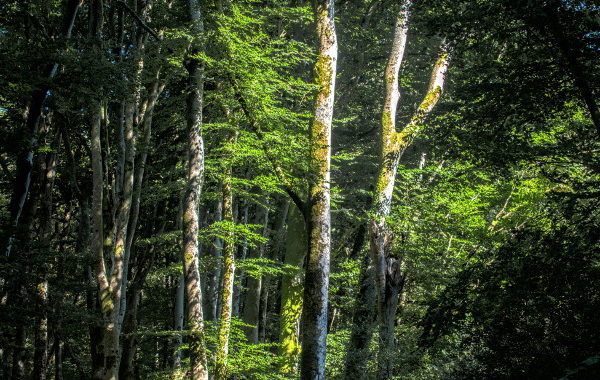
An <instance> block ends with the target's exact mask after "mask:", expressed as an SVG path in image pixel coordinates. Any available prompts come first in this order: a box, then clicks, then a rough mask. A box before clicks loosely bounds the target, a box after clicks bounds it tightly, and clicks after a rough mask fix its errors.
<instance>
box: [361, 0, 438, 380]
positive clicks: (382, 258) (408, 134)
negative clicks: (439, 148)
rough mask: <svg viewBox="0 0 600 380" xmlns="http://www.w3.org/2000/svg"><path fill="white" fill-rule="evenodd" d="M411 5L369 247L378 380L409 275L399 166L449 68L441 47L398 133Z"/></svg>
mask: <svg viewBox="0 0 600 380" xmlns="http://www.w3.org/2000/svg"><path fill="white" fill-rule="evenodd" d="M410 6H411V2H410V1H405V2H404V4H402V7H401V10H400V14H399V17H398V20H397V22H396V28H395V30H394V42H393V45H392V52H391V54H390V59H389V61H388V65H387V68H386V72H385V79H386V96H385V102H384V107H383V113H382V117H381V125H382V132H381V144H380V146H381V151H380V162H379V173H378V176H377V181H376V185H375V194H374V197H373V201H374V204H373V209H374V210H373V211H374V212H373V213H374V218H373V219H372V220H371V227H370V231H369V232H370V245H371V259H372V262H373V266H374V272H375V279H376V285H377V300H378V302H377V310H378V315H379V326H380V328H379V333H380V341H379V343H380V345H379V347H380V349H379V357H378V358H379V363H378V378H379V379H389V378H391V377H392V359H393V357H392V356H393V348H394V319H395V313H396V307H397V305H398V294H399V291H400V287H401V285H402V284H403V282H404V281H403V278H404V273H403V270H402V260H403V259H402V258H401V257H395V256H394V255H393V254H392V252H391V250H390V248H391V242H392V238H391V232H390V231H389V228H388V226H387V224H386V218H387V217H388V216H389V214H390V211H391V201H392V194H393V191H394V185H395V180H396V172H397V169H398V163H399V161H400V158H401V157H402V154H403V153H404V151H405V150H406V148H407V147H408V146H409V145H410V144H411V143H412V141H413V140H414V138H415V136H416V135H417V134H418V133H420V131H421V129H422V128H423V121H424V119H425V117H426V116H427V115H428V114H429V113H430V112H431V110H432V109H433V107H434V106H435V105H436V104H437V102H438V100H439V98H440V96H441V94H442V90H443V86H444V79H445V74H446V71H447V68H448V53H447V52H446V47H445V45H444V44H442V52H441V54H440V56H439V58H438V60H437V61H436V63H435V65H434V67H433V70H432V74H431V79H430V82H429V87H428V90H427V94H426V95H425V97H424V99H423V101H422V102H421V104H420V106H419V108H418V109H417V111H416V113H415V114H414V115H413V117H412V118H411V120H410V121H409V123H408V124H407V125H406V126H405V127H404V129H402V131H400V132H397V131H396V110H397V105H398V101H399V98H400V92H399V89H398V72H399V69H400V65H401V64H402V59H403V55H404V48H405V46H406V39H407V33H408V16H409V11H410Z"/></svg>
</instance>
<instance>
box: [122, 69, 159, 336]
mask: <svg viewBox="0 0 600 380" xmlns="http://www.w3.org/2000/svg"><path fill="white" fill-rule="evenodd" d="M138 68H140V67H139V66H138ZM139 74H141V72H138V74H137V75H138V76H139ZM159 75H160V68H159V69H158V70H157V71H156V73H155V75H154V83H153V84H152V89H151V90H150V94H149V96H148V100H147V102H145V107H143V114H144V116H143V119H142V122H141V124H142V125H143V140H142V146H141V151H140V155H139V158H138V161H137V165H136V170H135V175H134V180H133V181H134V182H133V193H132V196H131V211H130V214H129V222H128V225H127V232H126V240H125V254H124V259H125V260H124V264H123V283H122V284H121V301H120V302H121V307H120V310H119V322H118V323H119V331H120V330H121V326H122V325H123V320H124V318H125V314H126V312H127V285H128V279H127V275H128V272H129V262H130V258H131V246H132V245H133V238H134V236H135V232H136V228H137V222H138V216H139V212H140V202H141V193H142V183H143V181H144V172H145V170H146V161H147V159H148V151H149V148H150V141H151V137H152V117H153V115H154V107H155V105H156V103H157V101H158V97H159V96H160V94H161V93H162V91H163V89H164V87H165V83H162V84H161V83H160V80H159ZM137 94H139V90H136V96H137Z"/></svg>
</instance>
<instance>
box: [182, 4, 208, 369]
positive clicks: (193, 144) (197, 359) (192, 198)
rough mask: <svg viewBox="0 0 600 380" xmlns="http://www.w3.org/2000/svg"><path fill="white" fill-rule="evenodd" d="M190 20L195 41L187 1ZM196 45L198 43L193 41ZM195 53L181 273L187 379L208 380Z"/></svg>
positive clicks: (193, 15)
mask: <svg viewBox="0 0 600 380" xmlns="http://www.w3.org/2000/svg"><path fill="white" fill-rule="evenodd" d="M188 7H189V14H190V19H191V21H192V23H193V32H194V33H195V37H196V38H202V36H203V32H204V24H203V19H202V13H201V10H200V4H199V2H198V1H197V0H188ZM196 43H197V41H196ZM195 52H198V50H197V49H193V50H192V51H191V54H190V56H191V57H190V58H189V60H188V62H187V70H188V86H189V88H188V91H189V94H188V99H187V128H188V139H187V144H188V174H187V186H186V193H185V197H184V202H183V255H182V256H183V273H184V280H185V289H186V310H187V324H188V329H189V330H190V335H189V355H190V378H191V379H192V380H206V379H208V369H207V365H206V349H205V344H204V321H203V316H202V288H201V284H200V273H199V270H198V263H199V252H198V231H199V218H198V202H199V200H200V192H201V188H202V176H203V174H204V141H203V139H202V105H203V89H204V70H203V66H202V63H201V62H200V61H198V60H197V59H196V58H194V57H193V55H194V53H195Z"/></svg>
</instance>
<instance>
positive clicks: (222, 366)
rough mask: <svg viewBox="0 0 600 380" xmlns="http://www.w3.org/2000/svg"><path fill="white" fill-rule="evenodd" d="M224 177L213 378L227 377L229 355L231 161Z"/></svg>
mask: <svg viewBox="0 0 600 380" xmlns="http://www.w3.org/2000/svg"><path fill="white" fill-rule="evenodd" d="M236 137H237V134H236V133H232V134H231V137H230V138H229V139H228V141H227V142H226V144H227V147H226V149H227V151H228V157H226V158H225V159H226V160H230V159H231V154H232V149H233V147H232V145H233V144H234V143H235V141H236ZM226 165H227V168H226V173H225V179H224V181H223V221H224V222H226V224H225V227H226V228H227V231H225V239H224V240H225V242H224V245H223V281H222V284H221V316H220V319H219V332H218V341H217V349H216V362H215V380H225V379H226V378H227V362H228V356H229V335H230V334H231V307H232V302H233V280H234V278H233V276H234V274H235V242H234V237H235V236H234V230H233V227H234V223H235V221H234V219H233V187H232V168H231V163H227V164H226Z"/></svg>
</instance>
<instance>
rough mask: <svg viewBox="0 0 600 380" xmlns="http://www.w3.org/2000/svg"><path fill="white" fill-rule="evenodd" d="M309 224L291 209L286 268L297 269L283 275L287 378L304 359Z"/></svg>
mask: <svg viewBox="0 0 600 380" xmlns="http://www.w3.org/2000/svg"><path fill="white" fill-rule="evenodd" d="M306 241H307V237H306V224H305V223H304V218H303V216H302V213H301V212H300V210H298V208H297V207H296V206H295V205H292V206H291V209H290V212H289V218H288V223H287V236H286V244H285V259H284V263H285V264H286V265H291V266H294V267H296V268H297V269H296V270H294V271H293V272H289V273H286V274H284V275H283V278H282V279H281V316H280V330H279V331H280V332H279V342H280V343H281V357H282V361H281V368H280V371H281V372H282V373H285V374H294V373H296V371H297V367H298V357H299V356H300V341H299V335H300V316H301V315H302V291H303V289H304V288H303V286H302V280H303V276H302V274H303V270H302V264H303V263H304V258H305V257H306V251H307V246H306Z"/></svg>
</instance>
